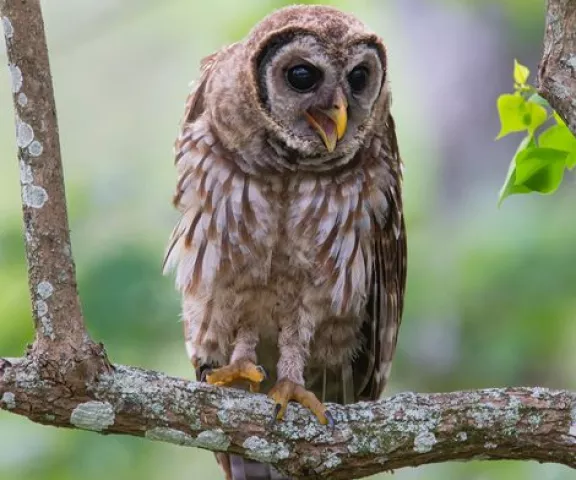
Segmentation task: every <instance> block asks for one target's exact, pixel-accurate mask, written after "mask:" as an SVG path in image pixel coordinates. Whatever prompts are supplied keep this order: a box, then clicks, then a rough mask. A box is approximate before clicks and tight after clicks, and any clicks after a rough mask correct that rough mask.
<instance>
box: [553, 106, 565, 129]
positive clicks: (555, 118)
mask: <svg viewBox="0 0 576 480" xmlns="http://www.w3.org/2000/svg"><path fill="white" fill-rule="evenodd" d="M552 116H553V117H554V120H556V123H557V124H558V125H566V124H565V123H564V120H562V117H561V116H560V115H558V112H556V110H554V111H553V112H552Z"/></svg>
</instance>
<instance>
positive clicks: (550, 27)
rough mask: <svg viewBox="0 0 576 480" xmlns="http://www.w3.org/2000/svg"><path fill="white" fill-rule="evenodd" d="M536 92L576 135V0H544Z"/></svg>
mask: <svg viewBox="0 0 576 480" xmlns="http://www.w3.org/2000/svg"><path fill="white" fill-rule="evenodd" d="M538 83H539V85H540V89H539V93H540V95H542V97H544V98H545V99H546V100H548V102H549V103H550V105H551V106H552V108H554V110H556V111H557V112H558V114H559V115H560V116H561V117H562V119H563V120H564V122H566V124H567V125H568V127H569V128H570V130H571V131H572V133H573V134H574V135H576V100H575V99H576V1H574V0H548V7H547V12H546V33H545V34H544V49H543V54H542V60H541V61H540V67H539V71H538Z"/></svg>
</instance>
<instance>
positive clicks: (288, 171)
mask: <svg viewBox="0 0 576 480" xmlns="http://www.w3.org/2000/svg"><path fill="white" fill-rule="evenodd" d="M175 155H176V159H175V164H176V169H177V172H178V182H177V186H176V192H175V195H174V205H175V206H176V208H178V209H179V211H180V212H181V217H180V220H179V221H178V223H177V224H176V226H175V228H174V230H173V232H172V235H171V238H170V242H169V245H168V248H167V252H166V258H165V269H167V270H170V269H173V270H175V277H176V286H177V288H178V289H179V291H180V292H181V293H182V318H183V322H184V330H185V332H184V333H185V343H186V349H187V353H188V356H189V358H190V360H191V362H192V364H193V366H194V368H195V370H196V375H197V376H198V379H199V380H202V381H206V382H208V383H210V384H213V385H218V386H232V385H235V386H242V387H244V388H250V390H251V391H254V392H256V391H259V390H260V389H261V388H263V389H266V390H267V393H268V395H269V396H270V397H271V398H272V399H273V401H274V402H275V409H274V411H273V412H272V411H271V417H272V419H273V420H276V421H280V420H281V419H282V417H283V415H284V413H285V410H286V406H287V404H288V402H290V401H295V402H298V403H300V404H301V405H303V406H304V407H306V408H308V409H309V410H310V411H311V412H312V413H313V415H314V416H315V417H316V418H317V419H318V421H319V422H320V423H322V424H332V423H333V419H332V416H331V415H330V413H329V411H328V410H327V409H326V407H325V402H338V403H352V402H356V401H358V400H374V399H377V398H378V397H379V396H380V394H381V393H382V390H383V388H384V386H385V384H386V381H387V379H388V376H389V373H390V366H391V361H392V357H393V355H394V351H395V348H396V341H397V335H398V328H399V325H400V319H401V314H402V306H403V297H404V288H405V281H406V233H405V226H404V217H403V212H402V198H401V177H402V173H401V160H400V156H399V153H398V145H397V141H396V133H395V126H394V120H393V118H392V116H391V114H390V88H389V82H388V68H387V55H386V49H385V47H384V45H383V43H382V41H381V40H380V38H379V37H378V36H377V35H375V34H374V33H373V32H371V31H370V30H368V28H367V27H366V26H365V25H364V24H363V23H361V22H360V21H359V20H357V19H356V18H355V17H353V16H351V15H349V14H345V13H343V12H341V11H339V10H336V9H334V8H330V7H325V6H291V7H287V8H283V9H281V10H278V11H276V12H274V13H272V14H271V15H269V16H268V17H266V18H265V19H263V20H262V21H261V22H260V23H259V24H257V25H256V26H255V27H254V28H253V30H252V31H251V32H250V33H249V34H248V36H247V37H246V38H245V39H244V40H242V41H240V42H238V43H235V44H232V45H230V46H228V47H226V48H223V49H222V50H220V51H218V52H217V53H215V54H213V55H210V56H209V57H207V58H205V59H204V60H203V61H202V64H201V76H200V79H199V81H198V82H197V84H196V85H195V87H194V89H193V91H192V93H191V94H190V96H189V97H188V101H187V103H186V109H185V114H184V119H183V121H182V124H181V130H180V134H179V136H178V138H177V141H176V146H175ZM219 458H220V461H221V463H222V465H223V468H224V470H225V472H226V475H227V478H243V479H244V478H246V479H249V478H280V477H279V476H278V474H277V473H274V472H273V471H272V470H271V469H269V467H267V466H265V465H258V464H254V463H250V462H249V461H248V460H242V459H241V458H240V457H233V456H232V457H228V456H226V455H220V457H219ZM258 469H260V470H258ZM262 469H264V470H262ZM265 469H269V470H265ZM266 471H267V472H268V474H266V473H265V472H266ZM250 472H252V473H250ZM258 475H259V476H258ZM274 475H276V476H274Z"/></svg>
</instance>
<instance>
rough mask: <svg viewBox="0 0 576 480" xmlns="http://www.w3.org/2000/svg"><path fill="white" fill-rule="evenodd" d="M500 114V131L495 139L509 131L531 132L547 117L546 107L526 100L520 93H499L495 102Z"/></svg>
mask: <svg viewBox="0 0 576 480" xmlns="http://www.w3.org/2000/svg"><path fill="white" fill-rule="evenodd" d="M497 107H498V114H499V116H500V133H498V136H497V137H496V140H498V139H500V138H502V137H505V136H506V135H508V134H509V133H513V132H522V131H524V130H528V132H530V133H531V134H533V133H534V131H535V130H536V129H537V128H538V127H539V126H540V125H542V124H543V123H544V122H545V121H546V120H547V119H548V113H547V112H546V109H545V108H544V107H542V106H541V105H538V104H537V103H534V102H527V101H526V100H525V99H524V97H522V96H521V95H520V94H509V93H506V94H504V95H500V96H499V97H498V102H497Z"/></svg>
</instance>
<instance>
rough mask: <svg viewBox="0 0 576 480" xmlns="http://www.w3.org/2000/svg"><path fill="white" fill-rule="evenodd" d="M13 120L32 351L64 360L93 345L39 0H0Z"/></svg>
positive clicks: (50, 358) (58, 361)
mask: <svg viewBox="0 0 576 480" xmlns="http://www.w3.org/2000/svg"><path fill="white" fill-rule="evenodd" d="M0 15H1V16H2V24H3V27H4V35H5V37H6V50H7V54H8V68H9V70H10V76H11V81H12V95H13V101H14V109H15V121H16V143H17V147H18V159H19V163H20V183H21V189H22V209H23V216H24V231H25V240H26V256H27V261H28V281H29V288H30V296H31V299H32V309H33V316H34V322H35V327H36V341H35V344H34V349H33V353H34V354H35V355H36V356H42V358H43V359H45V360H46V361H56V362H57V363H61V362H62V361H65V360H66V359H68V358H72V357H75V356H77V355H76V353H77V352H78V351H81V350H82V349H83V346H84V347H86V346H88V345H89V344H90V340H89V339H88V336H87V334H86V330H85V326H84V321H83V317H82V309H81V306H80V301H79V298H78V293H77V288H76V273H75V267H74V260H73V258H72V253H71V246H70V234H69V227H68V215H67V211H66V197H65V193H64V180H63V173H62V161H61V155H60V141H59V135H58V123H57V120H56V106H55V102H54V92H53V87H52V78H51V73H50V65H49V60H48V48H47V45H46V38H45V34H44V24H43V19H42V12H41V8H40V0H0Z"/></svg>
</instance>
